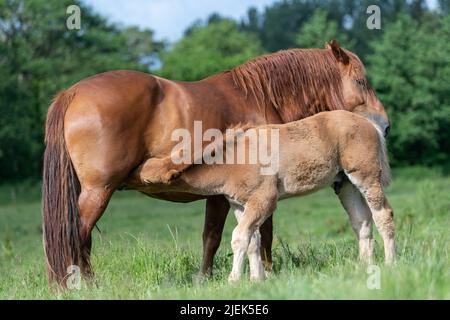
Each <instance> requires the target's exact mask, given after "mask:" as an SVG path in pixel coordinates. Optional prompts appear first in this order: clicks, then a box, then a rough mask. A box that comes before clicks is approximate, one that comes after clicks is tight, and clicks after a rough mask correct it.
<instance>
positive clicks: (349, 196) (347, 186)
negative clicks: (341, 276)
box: [337, 180, 373, 264]
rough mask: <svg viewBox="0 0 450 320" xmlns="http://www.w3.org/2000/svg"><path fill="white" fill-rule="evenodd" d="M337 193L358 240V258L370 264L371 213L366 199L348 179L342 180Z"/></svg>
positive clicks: (371, 250) (371, 241)
mask: <svg viewBox="0 0 450 320" xmlns="http://www.w3.org/2000/svg"><path fill="white" fill-rule="evenodd" d="M337 194H338V197H339V199H340V200H341V203H342V206H343V207H344V208H345V210H346V211H347V213H348V216H349V218H350V222H351V224H352V228H353V231H355V234H356V237H357V239H358V241H359V258H360V260H361V261H363V262H365V263H368V264H371V263H372V262H373V234H372V213H371V212H370V209H369V207H368V206H367V203H366V200H365V199H364V198H363V197H362V195H361V193H360V192H359V191H358V189H357V188H356V187H355V186H354V185H352V184H351V183H350V182H349V181H348V180H346V181H344V182H343V184H342V186H341V188H340V190H339V191H337Z"/></svg>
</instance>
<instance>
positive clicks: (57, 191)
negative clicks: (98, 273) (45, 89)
mask: <svg viewBox="0 0 450 320" xmlns="http://www.w3.org/2000/svg"><path fill="white" fill-rule="evenodd" d="M74 94H75V93H74V91H71V90H70V89H69V90H66V91H63V92H61V93H60V94H58V95H57V96H56V98H55V99H54V101H53V103H52V105H51V106H50V108H49V110H48V113H47V122H46V128H45V144H46V147H45V153H44V168H43V169H44V170H43V185H42V203H43V209H42V210H43V229H44V250H45V255H46V260H47V272H48V277H49V281H50V282H53V281H57V282H58V283H59V284H61V285H62V286H65V281H64V280H65V278H66V276H67V275H68V270H67V269H68V267H69V266H71V265H75V266H80V267H89V258H88V257H85V256H84V254H83V250H82V240H81V236H80V224H81V223H80V218H79V214H78V203H77V202H78V197H79V195H80V183H79V181H78V178H77V175H76V172H75V169H74V167H73V164H72V161H71V160H70V157H69V153H68V151H67V147H66V142H65V139H64V116H65V113H66V110H67V108H68V106H69V104H70V102H71V101H72V99H73V97H74Z"/></svg>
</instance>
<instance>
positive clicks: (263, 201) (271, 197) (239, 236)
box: [228, 191, 277, 281]
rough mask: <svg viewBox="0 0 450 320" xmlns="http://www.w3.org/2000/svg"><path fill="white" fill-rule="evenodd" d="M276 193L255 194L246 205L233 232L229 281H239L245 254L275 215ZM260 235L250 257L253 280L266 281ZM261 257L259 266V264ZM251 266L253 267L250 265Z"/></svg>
mask: <svg viewBox="0 0 450 320" xmlns="http://www.w3.org/2000/svg"><path fill="white" fill-rule="evenodd" d="M276 200H277V195H276V193H275V192H274V193H269V194H268V193H267V191H266V192H261V194H258V193H256V194H254V195H253V196H252V197H251V198H250V199H249V200H248V201H247V203H246V204H245V210H244V214H243V216H242V218H241V219H240V221H239V223H238V225H237V227H236V228H235V229H234V230H233V235H232V240H231V247H232V249H233V269H232V271H231V273H230V276H229V277H228V280H229V281H237V280H239V278H240V277H241V275H242V268H243V263H244V256H245V253H246V252H248V250H249V245H250V241H251V240H252V237H253V235H254V232H255V231H256V230H257V229H258V228H259V226H260V225H261V224H262V223H263V222H264V221H265V220H266V219H267V218H268V217H269V216H270V215H271V214H272V213H273V211H274V210H275V207H276ZM259 245H260V243H259V240H258V235H256V236H255V237H254V238H253V246H252V248H250V255H251V256H252V257H253V258H252V259H253V260H252V261H253V263H254V264H255V266H254V268H253V269H254V271H253V272H252V271H251V273H253V275H254V277H253V279H255V280H256V279H264V272H263V270H264V269H263V265H262V262H261V260H260V259H261V256H260V254H259V251H260V248H259ZM258 257H259V265H257V264H258V260H257V259H258ZM250 266H251V265H250Z"/></svg>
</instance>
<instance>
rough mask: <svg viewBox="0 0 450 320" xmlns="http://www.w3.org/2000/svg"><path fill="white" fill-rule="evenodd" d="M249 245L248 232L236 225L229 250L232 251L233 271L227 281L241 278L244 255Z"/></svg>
mask: <svg viewBox="0 0 450 320" xmlns="http://www.w3.org/2000/svg"><path fill="white" fill-rule="evenodd" d="M249 243H250V232H249V230H247V229H246V228H245V229H244V228H242V227H241V228H240V226H239V225H238V226H237V227H236V228H234V230H233V235H232V238H231V248H232V249H233V269H232V270H231V273H230V276H229V277H228V281H230V282H233V281H237V280H239V279H240V278H241V276H242V268H243V266H244V258H245V253H246V252H247V249H248V245H249Z"/></svg>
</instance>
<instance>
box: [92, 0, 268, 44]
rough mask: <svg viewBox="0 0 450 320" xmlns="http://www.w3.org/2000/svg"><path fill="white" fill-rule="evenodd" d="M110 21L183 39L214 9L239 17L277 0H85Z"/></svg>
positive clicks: (214, 10)
mask: <svg viewBox="0 0 450 320" xmlns="http://www.w3.org/2000/svg"><path fill="white" fill-rule="evenodd" d="M83 2H84V3H86V4H88V5H90V6H91V7H93V8H94V9H95V10H96V11H97V12H99V13H101V14H102V15H105V16H107V17H108V18H110V21H113V22H119V23H122V24H124V25H138V26H140V27H141V28H145V27H146V28H150V29H152V30H153V31H155V38H156V39H158V40H159V39H167V40H168V41H170V42H173V41H176V40H178V39H180V38H181V37H182V35H183V31H184V30H185V29H186V28H187V27H188V26H189V25H191V24H192V22H194V21H195V20H196V19H204V18H206V17H208V16H209V15H210V14H211V13H213V12H218V13H220V14H221V15H223V16H226V17H232V18H236V19H239V18H241V17H243V16H245V14H246V12H247V9H248V8H249V7H251V6H254V7H256V8H258V9H259V10H260V11H261V9H264V7H266V6H267V5H270V4H272V3H274V2H276V0H83Z"/></svg>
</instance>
